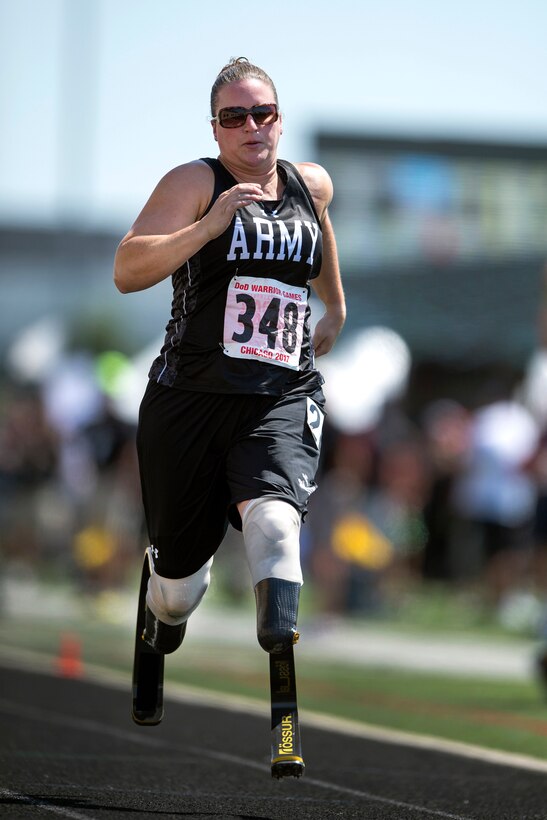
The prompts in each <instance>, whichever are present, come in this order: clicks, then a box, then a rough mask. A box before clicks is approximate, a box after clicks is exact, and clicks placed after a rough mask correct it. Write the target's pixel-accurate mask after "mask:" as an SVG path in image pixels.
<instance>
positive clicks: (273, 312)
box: [224, 276, 308, 370]
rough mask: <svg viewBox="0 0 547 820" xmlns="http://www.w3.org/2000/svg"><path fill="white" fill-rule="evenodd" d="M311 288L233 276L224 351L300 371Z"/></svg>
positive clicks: (228, 354)
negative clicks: (309, 289) (305, 320)
mask: <svg viewBox="0 0 547 820" xmlns="http://www.w3.org/2000/svg"><path fill="white" fill-rule="evenodd" d="M307 302H308V289H307V288H297V287H293V286H292V285H286V284H285V283H284V282H278V281H277V279H255V278H254V277H252V276H234V278H233V279H232V281H231V282H230V284H229V286H228V295H227V298H226V312H225V315H224V352H225V353H226V355H227V356H232V357H233V358H235V359H255V360H258V361H268V362H271V364H276V365H279V366H280V367H289V368H291V369H292V370H298V365H299V363H300V351H301V349H302V337H303V334H304V319H305V316H306V305H307Z"/></svg>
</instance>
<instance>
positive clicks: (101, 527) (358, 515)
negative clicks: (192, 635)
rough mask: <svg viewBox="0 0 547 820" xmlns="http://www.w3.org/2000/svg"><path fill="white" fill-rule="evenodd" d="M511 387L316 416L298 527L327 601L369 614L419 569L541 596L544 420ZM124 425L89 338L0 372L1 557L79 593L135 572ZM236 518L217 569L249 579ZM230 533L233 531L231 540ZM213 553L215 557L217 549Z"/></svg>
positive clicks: (482, 587)
mask: <svg viewBox="0 0 547 820" xmlns="http://www.w3.org/2000/svg"><path fill="white" fill-rule="evenodd" d="M540 415H541V414H538V413H537V412H535V408H533V407H530V406H529V403H528V402H527V401H526V396H525V395H524V393H523V391H522V390H521V391H520V393H519V391H516V392H515V393H513V394H512V395H510V396H509V395H508V396H497V397H496V398H495V399H494V400H492V401H489V402H484V403H482V404H481V405H480V406H475V407H473V408H469V407H465V406H464V405H463V404H460V403H459V402H457V401H455V400H453V399H444V398H440V399H437V400H435V401H433V402H431V403H429V404H428V405H426V406H425V407H424V408H423V409H422V410H421V411H420V412H419V414H418V416H417V417H415V415H414V416H413V417H411V416H410V415H409V414H408V413H407V412H406V411H405V397H404V396H403V397H402V398H401V399H400V400H397V401H391V402H389V403H387V404H386V406H385V407H384V408H383V412H382V413H381V415H380V417H379V419H378V421H377V422H376V423H375V424H374V425H373V426H372V427H370V426H369V427H367V429H364V430H360V431H357V432H347V431H344V430H341V429H337V428H336V426H335V425H334V423H333V422H332V421H329V418H328V417H327V421H326V423H325V428H324V433H323V458H322V463H321V469H320V474H319V477H318V484H319V488H318V489H317V491H316V492H315V493H314V494H313V495H312V496H311V499H310V505H309V512H308V515H307V517H306V521H305V525H304V526H303V528H302V554H303V561H304V565H305V575H306V578H307V580H308V581H309V583H310V584H311V586H312V588H313V590H314V598H315V601H316V606H317V608H318V609H319V610H320V611H322V612H323V613H330V614H333V615H338V614H343V615H347V614H351V615H365V616H366V615H376V614H381V613H382V612H385V611H389V609H390V608H393V607H396V606H397V603H398V602H399V601H400V600H401V598H402V596H404V595H405V594H407V593H408V591H409V590H412V589H415V588H416V587H417V586H419V585H422V586H424V585H427V584H444V585H447V586H450V587H451V588H453V589H467V590H470V589H473V590H475V591H476V593H477V595H478V596H480V599H481V601H482V604H483V606H484V607H485V608H489V609H491V610H492V611H494V612H498V613H500V616H502V615H503V613H504V612H507V611H509V608H510V607H511V605H512V604H513V603H514V601H515V600H516V599H518V598H519V599H520V600H524V599H525V600H527V601H528V602H530V601H532V602H535V603H536V610H537V619H538V622H539V619H540V617H541V613H542V611H543V609H542V607H543V603H544V601H545V600H547V423H545V422H543V421H542V420H541V418H540ZM134 436H135V425H134V423H132V422H130V421H127V420H124V419H123V418H121V417H120V414H119V413H118V412H117V411H116V405H115V403H113V402H112V399H111V396H110V395H109V394H108V391H105V390H103V389H101V386H100V384H99V382H98V380H97V373H96V368H95V367H94V363H93V362H92V360H91V359H90V358H89V357H88V356H86V355H85V354H83V353H82V354H72V355H71V357H70V358H67V360H66V361H65V362H64V365H63V367H62V368H60V369H59V370H58V372H57V373H56V374H55V375H54V376H53V377H52V378H50V379H48V380H47V381H46V382H44V383H41V384H34V385H29V384H27V385H23V384H18V383H16V382H14V381H13V380H12V381H7V380H4V381H3V382H1V387H0V552H1V566H2V568H3V570H2V571H4V572H5V571H6V570H9V572H11V573H14V572H16V573H23V574H25V573H30V574H32V573H35V574H38V575H39V576H40V577H41V578H48V577H49V578H52V579H56V580H59V579H65V580H67V579H68V580H70V581H71V582H72V583H74V584H76V585H77V588H78V589H79V590H81V592H82V594H85V593H90V594H93V593H97V592H101V591H104V590H105V589H116V588H119V587H121V586H123V585H124V584H126V583H127V582H128V580H132V579H133V573H134V571H135V567H136V566H138V563H139V562H140V556H141V555H142V551H143V548H144V546H145V544H146V532H145V524H144V520H143V515H142V508H141V498H140V485H139V478H138V471H137V463H136V454H135V447H134ZM237 538H238V536H237V535H235V534H234V533H233V532H231V533H230V535H229V537H228V542H229V543H227V544H226V545H225V546H223V548H222V550H221V551H222V552H223V553H224V554H223V557H222V559H221V561H220V564H219V570H220V572H221V578H222V579H223V581H222V582H223V583H226V585H227V586H228V587H230V589H229V590H228V592H229V593H231V594H232V595H233V597H237V594H238V592H239V591H241V590H243V589H246V588H247V587H248V584H249V581H248V578H247V576H246V575H245V577H242V572H244V570H243V569H242V568H243V564H242V563H241V553H238V555H237V558H234V562H233V564H232V565H231V564H230V550H231V549H234V550H236V551H237V550H239V546H238V545H237V543H236V542H237ZM234 544H235V546H234ZM223 562H224V563H223Z"/></svg>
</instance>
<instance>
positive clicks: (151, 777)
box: [0, 663, 547, 820]
mask: <svg viewBox="0 0 547 820" xmlns="http://www.w3.org/2000/svg"><path fill="white" fill-rule="evenodd" d="M167 692H169V688H168V689H167ZM129 709H130V696H129V692H128V688H127V689H124V688H120V686H116V685H114V684H112V685H108V684H106V683H99V682H96V681H94V680H91V679H87V678H86V679H78V680H72V679H67V678H60V677H55V676H53V675H51V674H48V673H44V672H36V671H29V670H28V669H25V668H23V667H21V668H18V667H17V665H12V664H11V663H10V664H8V665H6V666H0V720H1V726H2V728H1V730H0V816H1V817H2V818H36V820H38V818H50V819H52V818H54V817H55V816H56V817H58V818H75V820H84V818H99V819H100V820H118V818H119V819H120V820H121V818H124V820H129V818H131V820H137V819H138V818H147V820H151V819H152V818H184V819H185V820H194V818H195V820H198V818H199V820H203V819H204V818H208V819H209V820H232V819H233V818H245V820H256V819H257V818H263V820H265V819H266V818H268V819H269V820H308V818H309V820H331V818H359V820H368V819H369V818H370V820H395V818H397V819H398V820H401V818H402V819H403V820H406V818H408V820H421V819H422V820H432V818H453V819H454V820H479V818H480V820H490V818H492V820H547V766H546V767H545V772H542V771H531V770H527V769H526V768H522V767H519V768H516V767H511V766H508V765H499V764H493V763H489V762H485V761H482V760H476V759H471V758H469V757H465V756H459V755H456V754H450V753H446V752H439V751H435V750H433V749H425V748H419V747H413V746H411V745H399V744H396V743H394V742H384V741H380V740H371V739H367V738H365V737H359V736H351V735H346V734H342V733H341V732H338V731H326V730H324V729H319V728H317V727H315V726H311V725H306V723H305V721H303V722H302V723H303V725H302V730H303V745H304V756H305V759H306V766H307V768H306V775H305V776H304V777H303V778H302V779H301V780H292V779H291V780H288V781H279V782H278V781H273V780H272V779H271V777H270V773H269V759H268V755H269V725H268V718H267V716H266V715H260V714H255V713H252V712H250V713H245V712H242V711H236V710H234V709H233V708H231V709H223V708H219V707H212V706H206V705H203V704H202V705H199V704H197V703H191V702H180V701H179V700H173V701H171V700H170V699H169V697H167V702H166V715H165V718H164V722H163V724H162V725H161V726H159V727H153V728H152V727H151V728H141V727H137V726H134V725H133V723H132V721H131V719H130V717H129Z"/></svg>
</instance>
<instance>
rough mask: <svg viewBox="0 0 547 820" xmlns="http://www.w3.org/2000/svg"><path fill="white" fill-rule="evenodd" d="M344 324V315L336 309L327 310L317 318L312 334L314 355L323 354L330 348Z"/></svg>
mask: <svg viewBox="0 0 547 820" xmlns="http://www.w3.org/2000/svg"><path fill="white" fill-rule="evenodd" d="M343 325H344V316H343V315H342V314H340V313H339V312H337V311H329V310H327V312H326V313H325V315H324V316H323V317H322V318H321V319H319V321H318V322H317V324H316V326H315V331H314V334H313V347H314V350H315V355H316V356H324V355H325V353H328V352H329V350H331V349H332V347H333V346H334V343H335V341H336V339H337V337H338V334H339V333H340V331H341V330H342V327H343Z"/></svg>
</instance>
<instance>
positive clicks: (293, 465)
mask: <svg viewBox="0 0 547 820" xmlns="http://www.w3.org/2000/svg"><path fill="white" fill-rule="evenodd" d="M324 401H325V400H324V396H323V392H322V390H321V389H318V390H317V391H316V392H315V393H313V395H311V396H305V395H294V394H293V395H287V396H263V395H230V394H228V395H227V394H217V393H199V392H193V391H190V390H179V389H176V388H171V387H165V386H164V385H160V384H157V383H156V382H153V381H150V382H149V383H148V387H147V389H146V392H145V395H144V398H143V400H142V403H141V408H140V415H139V426H138V431H137V451H138V456H139V468H140V475H141V485H142V494H143V502H144V510H145V516H146V522H147V527H148V535H149V537H150V543H151V545H152V548H153V554H154V563H155V568H156V571H157V572H158V573H159V574H160V575H163V576H164V577H166V578H184V577H187V576H188V575H192V574H193V573H194V572H197V570H198V569H199V568H200V567H202V566H203V564H205V563H206V561H208V560H209V558H210V557H211V556H212V555H214V553H215V552H216V551H217V549H218V547H219V546H220V543H221V541H222V539H223V538H224V535H225V533H226V529H227V527H228V522H229V521H230V522H231V523H232V525H233V526H234V527H235V528H236V529H239V530H240V529H241V519H240V516H239V513H238V511H237V508H236V507H235V506H234V505H235V504H237V503H238V502H240V501H246V500H247V499H251V498H258V497H260V496H273V497H275V498H282V499H284V500H285V501H287V502H288V503H289V504H292V505H293V506H294V507H296V509H298V510H299V511H300V512H301V513H304V512H305V509H306V506H307V503H308V499H309V496H310V495H311V493H312V492H313V490H314V489H315V487H316V484H315V474H316V471H317V466H318V461H319V450H320V439H321V430H322V425H323V418H324V415H323V407H324Z"/></svg>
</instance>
